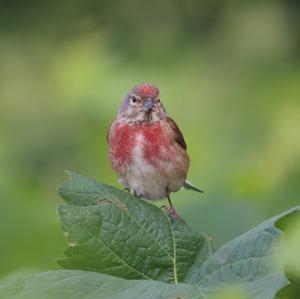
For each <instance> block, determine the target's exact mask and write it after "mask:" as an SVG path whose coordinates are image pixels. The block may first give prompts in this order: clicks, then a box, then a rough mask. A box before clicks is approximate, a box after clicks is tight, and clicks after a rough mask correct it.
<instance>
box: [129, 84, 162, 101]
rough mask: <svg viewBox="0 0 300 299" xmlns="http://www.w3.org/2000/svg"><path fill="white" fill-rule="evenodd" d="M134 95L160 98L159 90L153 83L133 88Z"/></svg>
mask: <svg viewBox="0 0 300 299" xmlns="http://www.w3.org/2000/svg"><path fill="white" fill-rule="evenodd" d="M132 91H133V93H134V94H136V95H138V96H140V97H142V98H143V97H147V96H150V97H153V98H156V97H158V96H159V89H158V88H157V87H156V86H155V85H153V84H151V83H142V84H139V85H137V86H135V87H134V88H133V90H132Z"/></svg>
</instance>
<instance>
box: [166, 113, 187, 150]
mask: <svg viewBox="0 0 300 299" xmlns="http://www.w3.org/2000/svg"><path fill="white" fill-rule="evenodd" d="M166 121H167V123H168V124H169V126H170V128H171V130H172V131H173V135H174V140H175V141H176V142H177V143H178V144H180V145H181V146H182V147H183V148H184V149H185V150H186V143H185V141H184V137H183V135H182V133H181V131H180V130H179V128H178V126H177V125H176V123H175V121H174V120H173V119H172V118H171V117H167V118H166Z"/></svg>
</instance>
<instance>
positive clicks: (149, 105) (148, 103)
mask: <svg viewBox="0 0 300 299" xmlns="http://www.w3.org/2000/svg"><path fill="white" fill-rule="evenodd" d="M144 107H145V108H146V109H147V111H150V110H151V109H152V108H153V100H152V98H151V97H149V98H147V99H146V100H145V101H144Z"/></svg>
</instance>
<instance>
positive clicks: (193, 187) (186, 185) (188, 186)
mask: <svg viewBox="0 0 300 299" xmlns="http://www.w3.org/2000/svg"><path fill="white" fill-rule="evenodd" d="M183 187H184V188H185V189H188V190H193V191H197V192H201V193H204V191H202V190H200V189H198V188H197V187H195V186H194V185H193V184H192V183H190V182H189V181H187V180H186V181H185V182H184V184H183Z"/></svg>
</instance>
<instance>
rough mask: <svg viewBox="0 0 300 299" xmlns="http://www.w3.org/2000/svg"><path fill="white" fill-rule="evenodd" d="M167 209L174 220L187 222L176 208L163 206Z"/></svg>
mask: <svg viewBox="0 0 300 299" xmlns="http://www.w3.org/2000/svg"><path fill="white" fill-rule="evenodd" d="M162 208H164V209H165V211H166V213H167V214H168V215H169V216H170V217H171V219H172V220H174V221H179V222H181V223H185V221H184V220H183V219H182V218H181V217H180V216H179V215H178V214H177V212H176V210H175V208H173V207H167V206H162Z"/></svg>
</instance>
